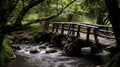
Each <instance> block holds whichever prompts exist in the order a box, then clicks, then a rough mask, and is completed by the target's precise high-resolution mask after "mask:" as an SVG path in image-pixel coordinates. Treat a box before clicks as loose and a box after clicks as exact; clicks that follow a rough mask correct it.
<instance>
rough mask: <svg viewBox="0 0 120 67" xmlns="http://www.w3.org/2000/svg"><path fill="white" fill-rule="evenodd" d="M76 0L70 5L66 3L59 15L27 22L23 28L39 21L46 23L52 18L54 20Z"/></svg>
mask: <svg viewBox="0 0 120 67" xmlns="http://www.w3.org/2000/svg"><path fill="white" fill-rule="evenodd" d="M75 1H76V0H73V1H71V2H70V3H68V4H67V5H66V6H65V7H64V8H63V9H62V10H61V11H60V12H59V13H57V14H55V15H52V16H50V17H46V18H42V19H36V20H31V21H28V23H26V24H25V25H24V26H25V27H26V26H29V25H31V24H33V23H38V22H40V21H46V20H50V19H53V18H56V17H58V16H59V15H60V14H62V12H63V11H64V10H65V9H66V8H67V7H68V6H69V5H71V4H72V3H74V2H75Z"/></svg>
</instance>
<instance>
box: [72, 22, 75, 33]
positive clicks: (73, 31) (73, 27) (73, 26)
mask: <svg viewBox="0 0 120 67" xmlns="http://www.w3.org/2000/svg"><path fill="white" fill-rule="evenodd" d="M74 29H75V24H72V35H75V30H74Z"/></svg>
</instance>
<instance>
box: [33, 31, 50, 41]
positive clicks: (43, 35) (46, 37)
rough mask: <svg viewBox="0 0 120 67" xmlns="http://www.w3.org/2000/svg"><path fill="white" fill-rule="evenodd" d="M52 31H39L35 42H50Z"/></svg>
mask: <svg viewBox="0 0 120 67" xmlns="http://www.w3.org/2000/svg"><path fill="white" fill-rule="evenodd" d="M51 35H52V33H47V32H39V33H38V34H37V35H36V36H34V42H36V43H39V42H41V41H43V42H50V40H51Z"/></svg>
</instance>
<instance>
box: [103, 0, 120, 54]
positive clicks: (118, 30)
mask: <svg viewBox="0 0 120 67" xmlns="http://www.w3.org/2000/svg"><path fill="white" fill-rule="evenodd" d="M105 3H106V6H107V8H108V12H109V16H108V18H109V20H110V22H111V24H112V27H113V32H114V35H115V38H116V43H117V47H118V51H119V52H120V9H119V5H118V1H117V0H105Z"/></svg>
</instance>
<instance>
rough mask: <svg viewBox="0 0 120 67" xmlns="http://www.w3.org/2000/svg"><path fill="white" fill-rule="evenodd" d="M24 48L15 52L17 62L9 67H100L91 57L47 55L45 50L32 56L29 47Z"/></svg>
mask: <svg viewBox="0 0 120 67" xmlns="http://www.w3.org/2000/svg"><path fill="white" fill-rule="evenodd" d="M22 47H23V48H22V50H18V51H16V52H15V53H16V56H17V58H16V60H14V61H11V62H10V63H9V64H8V66H7V67H96V65H98V63H97V62H95V61H93V60H92V59H91V58H89V57H67V56H62V55H61V51H60V50H58V51H57V52H55V53H49V54H46V53H45V50H44V49H39V53H36V54H31V53H29V48H28V47H27V46H22ZM32 47H33V46H32ZM35 47H37V46H35Z"/></svg>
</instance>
